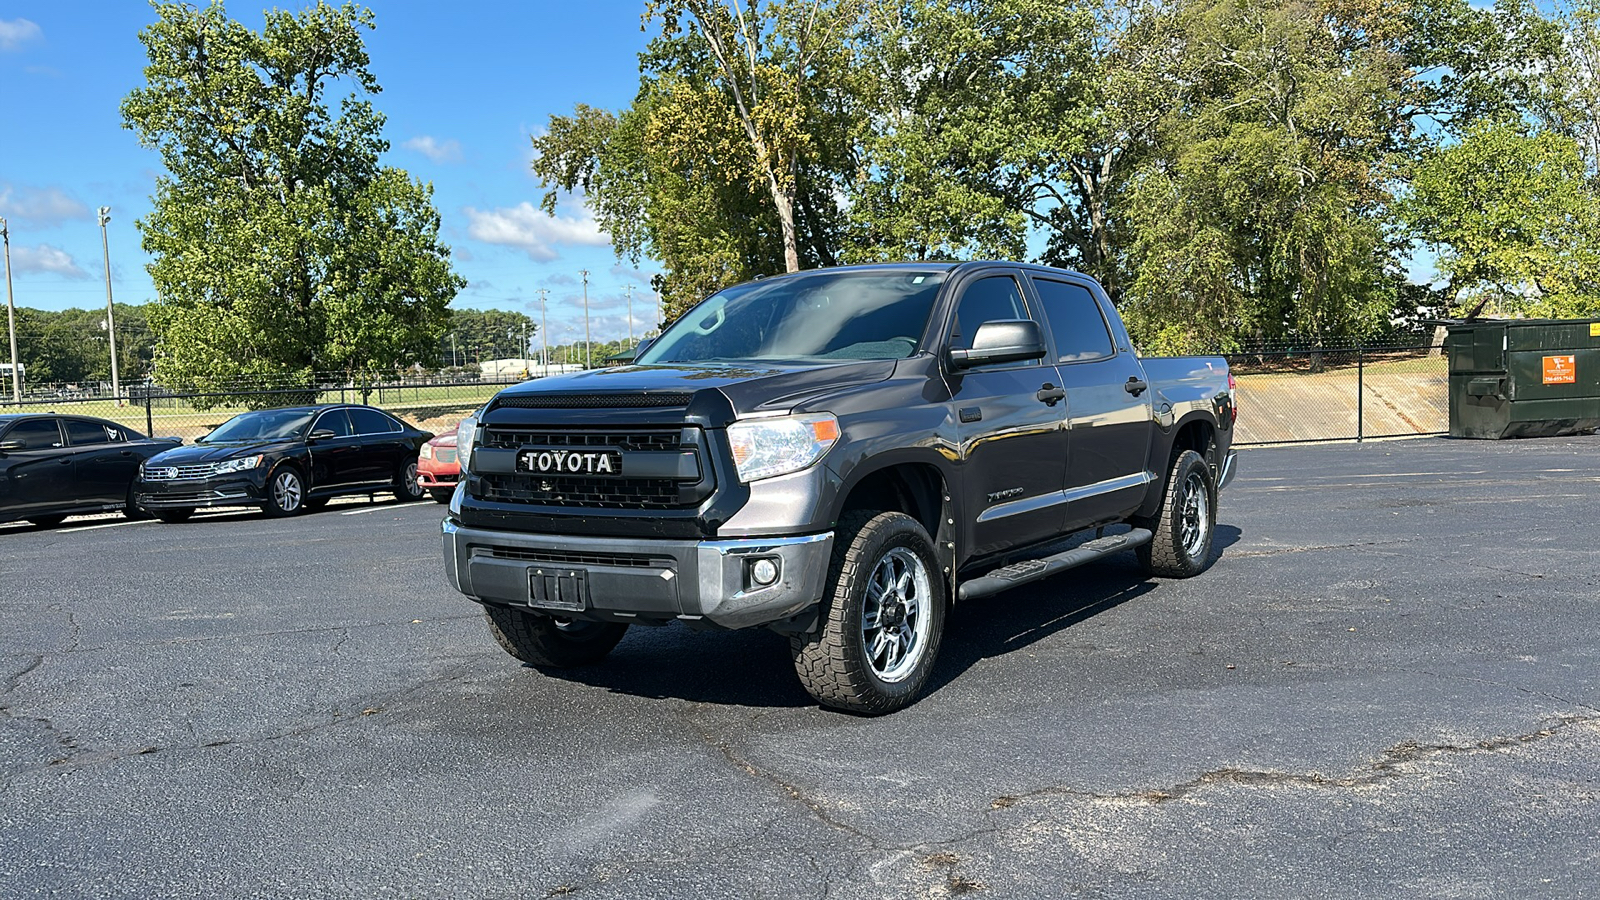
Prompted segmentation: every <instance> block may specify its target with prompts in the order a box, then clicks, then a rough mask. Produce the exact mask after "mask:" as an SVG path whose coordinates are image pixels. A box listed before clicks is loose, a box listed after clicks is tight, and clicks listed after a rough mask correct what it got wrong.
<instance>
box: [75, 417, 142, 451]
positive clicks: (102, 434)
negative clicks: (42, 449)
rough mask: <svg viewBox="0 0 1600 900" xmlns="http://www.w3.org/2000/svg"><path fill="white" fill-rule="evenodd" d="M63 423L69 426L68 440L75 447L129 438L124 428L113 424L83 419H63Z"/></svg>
mask: <svg viewBox="0 0 1600 900" xmlns="http://www.w3.org/2000/svg"><path fill="white" fill-rule="evenodd" d="M61 424H63V425H65V426H67V440H68V441H69V442H70V443H71V444H72V446H74V447H82V446H85V445H87V444H113V443H118V442H121V441H125V440H127V437H126V436H125V435H124V434H123V433H122V429H120V428H117V427H115V426H113V425H103V424H101V423H99V422H86V421H84V420H83V419H63V420H62V421H61Z"/></svg>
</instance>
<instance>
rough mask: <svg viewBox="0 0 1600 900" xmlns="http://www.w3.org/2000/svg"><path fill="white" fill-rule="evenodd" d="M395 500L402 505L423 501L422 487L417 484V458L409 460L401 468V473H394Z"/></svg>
mask: <svg viewBox="0 0 1600 900" xmlns="http://www.w3.org/2000/svg"><path fill="white" fill-rule="evenodd" d="M394 498H395V499H396V500H399V501H400V502H401V503H412V502H415V501H417V500H421V499H422V486H421V485H419V484H417V460H416V458H415V457H413V458H411V459H409V460H407V461H406V462H405V464H403V465H402V466H400V471H398V472H396V473H394Z"/></svg>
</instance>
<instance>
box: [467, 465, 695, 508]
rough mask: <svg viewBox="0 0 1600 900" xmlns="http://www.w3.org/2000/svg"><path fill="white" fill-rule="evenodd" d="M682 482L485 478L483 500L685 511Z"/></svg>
mask: <svg viewBox="0 0 1600 900" xmlns="http://www.w3.org/2000/svg"><path fill="white" fill-rule="evenodd" d="M679 484H680V483H679V482H677V481H674V480H672V479H670V478H583V477H567V476H545V475H495V474H486V475H484V476H483V490H484V493H483V498H484V499H485V500H494V501H497V502H501V503H539V504H543V505H546V506H583V507H595V508H601V509H681V508H683V507H688V506H694V505H695V503H694V501H693V500H692V499H691V500H690V501H689V502H684V499H683V496H682V492H681V491H679Z"/></svg>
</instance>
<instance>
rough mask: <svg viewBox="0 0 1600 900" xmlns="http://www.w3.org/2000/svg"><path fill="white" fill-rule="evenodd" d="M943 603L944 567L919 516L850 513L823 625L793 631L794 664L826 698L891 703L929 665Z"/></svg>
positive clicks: (847, 705)
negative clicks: (808, 630)
mask: <svg viewBox="0 0 1600 900" xmlns="http://www.w3.org/2000/svg"><path fill="white" fill-rule="evenodd" d="M945 607H946V592H945V580H944V574H943V570H942V569H940V567H939V559H938V556H937V555H935V553H934V552H933V540H932V539H931V538H929V537H928V532H927V531H926V530H925V529H924V528H923V527H922V524H921V523H920V522H918V521H917V520H916V519H913V518H911V517H910V516H908V515H905V514H904V513H898V512H886V513H876V514H875V513H872V512H856V513H850V514H848V515H846V516H844V517H843V518H841V519H840V521H839V529H838V531H837V532H836V533H835V537H834V545H833V560H832V563H831V564H830V565H829V567H828V587H827V590H826V592H825V593H824V594H823V609H822V613H823V615H822V623H821V627H820V628H819V629H818V631H817V633H815V634H796V635H791V636H790V637H789V649H790V651H791V652H792V653H793V655H794V669H795V673H796V674H797V675H799V676H800V683H801V684H802V685H804V686H805V689H806V691H807V692H809V693H810V694H811V696H812V697H815V698H816V699H817V702H818V703H821V704H822V705H824V706H831V707H833V708H835V709H844V710H850V711H852V712H859V713H866V714H869V715H881V714H883V713H888V712H894V711H895V710H897V709H900V708H902V707H904V706H907V705H909V704H910V703H911V702H912V701H913V700H915V699H916V698H917V697H918V695H920V694H921V693H922V689H923V687H925V686H926V685H927V683H928V676H929V675H931V674H932V673H933V663H934V660H935V659H936V658H937V657H938V655H939V642H940V640H941V638H942V637H943V634H944V616H945Z"/></svg>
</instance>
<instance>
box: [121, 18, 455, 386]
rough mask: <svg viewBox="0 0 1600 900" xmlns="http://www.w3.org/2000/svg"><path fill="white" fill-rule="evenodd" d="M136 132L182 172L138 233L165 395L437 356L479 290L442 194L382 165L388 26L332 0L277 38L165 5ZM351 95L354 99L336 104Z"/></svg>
mask: <svg viewBox="0 0 1600 900" xmlns="http://www.w3.org/2000/svg"><path fill="white" fill-rule="evenodd" d="M155 8H156V12H157V15H158V19H157V21H156V22H155V23H154V24H152V25H150V26H149V27H147V28H146V29H144V30H143V31H141V32H140V40H141V41H142V42H143V43H144V46H145V49H146V52H147V54H148V56H149V65H148V66H147V67H146V68H145V78H146V82H147V83H146V85H145V86H144V87H140V88H137V89H135V90H134V91H133V92H132V93H130V94H129V95H128V97H127V98H126V99H125V100H124V101H123V104H122V114H123V121H124V124H125V126H126V127H128V128H129V129H131V130H133V131H134V133H135V134H136V135H137V136H138V138H139V140H140V142H141V143H142V144H144V145H145V146H147V147H152V148H154V149H156V150H157V151H158V152H159V153H160V154H161V158H162V162H163V163H164V165H165V166H166V170H167V173H166V174H165V175H163V176H161V177H160V178H158V179H157V184H156V194H155V198H154V200H155V209H154V211H153V212H152V213H151V214H150V215H149V217H147V218H145V219H143V220H141V221H140V222H139V223H138V225H139V229H140V232H141V235H142V240H143V245H144V248H145V250H146V251H147V252H149V253H151V254H152V255H153V256H154V257H155V259H154V261H153V262H152V263H151V264H150V266H149V271H150V275H151V278H152V279H153V281H154V282H155V287H156V292H157V298H156V300H155V301H154V302H153V303H152V304H151V307H150V324H151V327H152V328H153V329H155V331H156V332H157V333H158V334H159V336H160V355H159V357H158V359H157V360H156V366H157V369H158V372H159V375H160V378H161V379H162V380H163V381H164V382H169V383H172V384H175V385H182V386H185V387H192V388H199V389H205V388H207V387H208V386H210V385H221V384H224V383H227V382H228V381H230V380H233V379H236V378H238V377H241V376H244V377H250V376H259V375H273V376H283V375H297V376H299V377H302V378H304V379H306V380H307V381H309V379H310V376H311V373H313V372H315V371H329V370H347V369H364V370H381V369H390V368H393V367H395V366H397V365H401V364H404V363H408V362H412V361H415V360H424V361H429V362H431V361H432V356H433V353H434V349H435V347H436V346H437V342H438V338H439V335H440V334H441V333H442V332H443V330H444V326H445V323H446V306H447V304H448V303H449V302H450V300H451V299H452V298H453V297H454V296H455V294H456V293H457V292H458V291H459V290H460V289H461V288H462V287H463V286H464V284H465V282H464V281H462V279H460V278H459V277H458V276H457V275H455V274H454V272H453V271H452V270H451V267H450V262H449V250H448V248H446V247H445V246H444V245H443V244H442V243H440V241H439V236H438V232H439V216H438V213H437V212H436V210H435V209H434V207H433V201H432V188H431V186H428V185H425V184H422V183H419V182H417V181H414V180H413V179H412V178H411V177H410V176H408V175H407V174H406V173H405V172H404V171H401V170H399V169H394V168H390V167H387V166H384V165H382V163H381V161H380V158H381V156H382V154H383V153H384V152H385V151H387V149H388V143H387V142H386V141H384V139H383V137H382V133H381V132H382V127H383V122H384V119H383V116H382V114H380V113H379V112H378V111H377V110H375V109H374V108H373V106H372V104H371V102H370V100H368V99H366V97H368V96H370V95H373V94H376V93H378V92H379V90H380V88H379V86H378V82H377V79H376V78H375V77H374V76H373V75H372V73H371V72H370V71H369V69H368V57H367V53H366V50H365V48H364V45H363V41H362V32H363V31H366V30H370V29H371V28H372V27H373V16H372V14H371V13H370V12H369V11H367V10H365V9H362V8H360V7H357V6H354V5H350V4H346V5H344V6H332V5H329V4H327V3H325V2H320V0H319V2H318V3H317V4H316V5H315V6H311V7H308V8H305V9H303V10H301V11H300V12H285V11H279V10H273V11H270V12H268V13H267V14H266V23H265V27H264V28H263V30H262V31H260V32H259V33H258V32H254V31H252V30H250V29H249V28H247V27H245V26H244V25H242V24H240V23H239V22H236V21H233V20H231V19H229V18H228V17H227V13H226V10H225V9H224V7H223V4H222V3H221V2H220V0H218V2H212V3H211V4H210V5H208V6H205V7H194V6H189V5H186V4H180V3H165V2H162V3H157V4H156V6H155ZM341 85H350V86H352V87H353V88H355V92H353V93H351V94H349V95H348V96H344V97H342V98H336V97H334V96H333V94H334V93H335V92H336V91H337V90H338V89H339V88H340V86H341Z"/></svg>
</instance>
